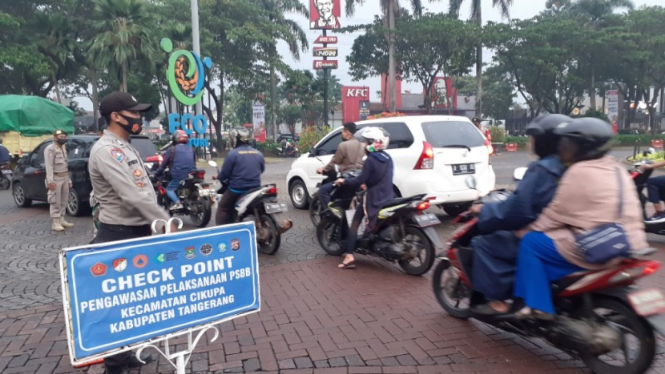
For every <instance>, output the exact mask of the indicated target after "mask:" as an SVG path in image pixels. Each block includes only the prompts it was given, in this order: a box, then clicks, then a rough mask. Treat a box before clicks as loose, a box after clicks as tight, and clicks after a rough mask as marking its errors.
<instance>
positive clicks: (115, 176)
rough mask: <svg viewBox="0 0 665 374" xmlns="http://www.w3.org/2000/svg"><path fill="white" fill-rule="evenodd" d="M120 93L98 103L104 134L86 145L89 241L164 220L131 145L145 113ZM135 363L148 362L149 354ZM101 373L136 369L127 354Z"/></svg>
mask: <svg viewBox="0 0 665 374" xmlns="http://www.w3.org/2000/svg"><path fill="white" fill-rule="evenodd" d="M151 107H152V106H151V105H150V104H140V103H139V102H138V101H136V99H135V98H134V97H133V96H132V95H130V94H128V93H126V92H114V93H112V94H110V95H108V96H106V97H105V98H104V99H102V101H101V102H100V104H99V112H100V114H101V115H102V116H103V117H104V118H106V123H107V129H106V130H104V136H103V137H101V138H100V139H99V140H98V141H97V143H95V145H94V146H93V147H92V151H91V152H90V161H89V165H88V169H89V172H90V180H91V182H92V188H93V190H94V192H95V199H96V201H97V202H98V203H99V208H98V209H99V229H98V231H97V235H96V236H95V239H94V240H93V243H105V242H111V241H116V240H125V239H134V238H139V237H144V236H150V234H151V230H150V224H151V223H152V222H153V221H154V220H157V219H163V220H168V219H169V215H168V214H167V212H166V211H165V210H164V209H162V208H161V207H160V206H159V205H157V197H156V196H155V192H154V190H153V187H152V184H151V183H150V179H149V177H148V174H147V172H146V170H145V167H144V166H143V162H142V161H141V155H140V154H139V152H138V151H137V150H136V149H135V148H134V147H132V145H131V144H130V142H131V138H130V136H131V135H138V134H140V133H141V130H142V123H143V120H142V119H141V115H140V113H141V112H146V111H148V110H150V109H151ZM141 360H142V361H144V362H146V363H148V362H150V361H152V356H151V355H150V354H147V353H146V354H142V355H141ZM104 365H105V366H106V373H107V374H125V373H129V370H130V369H131V368H135V367H139V366H141V365H142V363H141V362H139V361H138V360H137V359H136V357H134V355H133V354H132V352H123V353H120V354H117V355H115V356H111V357H107V358H106V359H104Z"/></svg>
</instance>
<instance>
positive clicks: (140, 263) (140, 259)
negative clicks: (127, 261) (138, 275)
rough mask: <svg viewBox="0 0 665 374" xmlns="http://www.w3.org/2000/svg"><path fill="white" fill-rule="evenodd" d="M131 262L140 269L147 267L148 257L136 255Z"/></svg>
mask: <svg viewBox="0 0 665 374" xmlns="http://www.w3.org/2000/svg"><path fill="white" fill-rule="evenodd" d="M132 262H133V263H134V266H136V267H137V268H139V269H141V268H144V267H145V266H146V265H148V257H147V256H146V255H137V256H136V257H134V260H133V261H132Z"/></svg>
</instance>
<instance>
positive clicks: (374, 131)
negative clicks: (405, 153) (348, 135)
mask: <svg viewBox="0 0 665 374" xmlns="http://www.w3.org/2000/svg"><path fill="white" fill-rule="evenodd" d="M355 136H357V137H358V138H360V139H362V140H363V141H365V142H367V145H366V146H365V149H366V150H367V152H379V151H383V150H386V149H388V144H390V134H389V133H388V131H386V130H384V129H383V128H381V127H364V128H362V129H360V130H358V131H356V134H355Z"/></svg>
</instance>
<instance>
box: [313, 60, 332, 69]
mask: <svg viewBox="0 0 665 374" xmlns="http://www.w3.org/2000/svg"><path fill="white" fill-rule="evenodd" d="M314 69H316V70H321V69H337V60H314Z"/></svg>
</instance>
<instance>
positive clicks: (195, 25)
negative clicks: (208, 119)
mask: <svg viewBox="0 0 665 374" xmlns="http://www.w3.org/2000/svg"><path fill="white" fill-rule="evenodd" d="M191 5H192V46H193V47H194V53H196V54H197V55H198V56H199V57H201V44H200V43H201V42H200V39H199V38H200V37H199V2H198V0H191ZM199 74H203V72H202V71H200V72H199ZM196 114H203V106H202V104H201V101H199V102H198V103H196Z"/></svg>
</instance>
